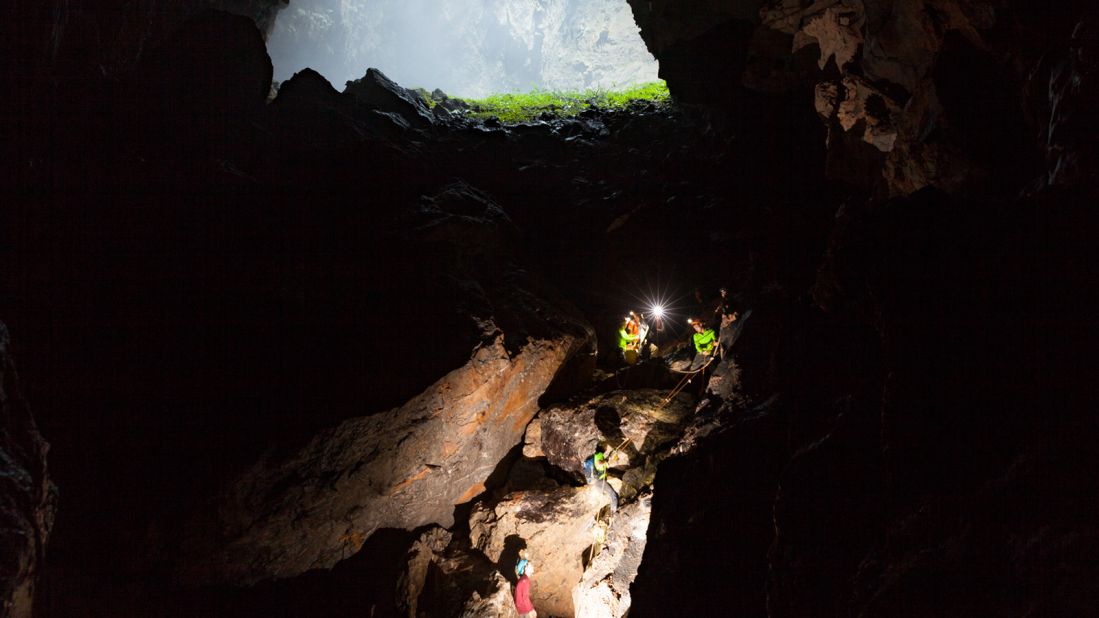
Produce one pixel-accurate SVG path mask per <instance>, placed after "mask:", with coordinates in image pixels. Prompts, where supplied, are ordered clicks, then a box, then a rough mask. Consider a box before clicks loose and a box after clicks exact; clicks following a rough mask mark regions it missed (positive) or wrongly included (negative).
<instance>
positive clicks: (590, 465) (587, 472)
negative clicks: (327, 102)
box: [583, 455, 595, 483]
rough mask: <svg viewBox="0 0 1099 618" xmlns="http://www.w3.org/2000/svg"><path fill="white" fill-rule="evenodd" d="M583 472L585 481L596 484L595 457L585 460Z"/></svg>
mask: <svg viewBox="0 0 1099 618" xmlns="http://www.w3.org/2000/svg"><path fill="white" fill-rule="evenodd" d="M583 470H584V479H585V480H587V481H588V483H594V482H595V455H592V456H591V457H588V458H587V459H585V460H584V465H583Z"/></svg>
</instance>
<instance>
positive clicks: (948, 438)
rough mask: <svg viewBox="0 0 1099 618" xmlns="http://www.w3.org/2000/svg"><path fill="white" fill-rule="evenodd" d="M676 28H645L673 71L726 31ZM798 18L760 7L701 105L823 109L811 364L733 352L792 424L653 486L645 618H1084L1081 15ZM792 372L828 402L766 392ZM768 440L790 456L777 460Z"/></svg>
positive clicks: (705, 445)
mask: <svg viewBox="0 0 1099 618" xmlns="http://www.w3.org/2000/svg"><path fill="white" fill-rule="evenodd" d="M661 4H662V3H647V2H637V3H634V7H635V15H637V17H638V20H639V23H641V25H642V32H643V36H645V38H646V41H648V42H649V43H650V45H651V46H653V47H654V48H655V49H654V52H655V53H656V54H657V56H658V58H660V59H661V60H663V58H662V56H661V54H662V53H670V54H671V55H672V56H675V55H677V54H680V53H681V51H680V49H682V48H683V47H684V46H686V47H693V48H694V49H695V50H697V51H698V53H699V55H701V54H702V53H709V52H712V51H713V47H712V44H711V43H710V42H709V41H708V40H707V37H706V35H705V34H704V33H703V32H702V31H701V30H695V31H694V33H693V34H685V33H690V32H692V31H691V29H690V24H691V23H701V22H703V21H705V20H704V18H703V17H702V16H701V14H705V13H707V12H708V14H709V15H711V17H712V19H713V20H714V21H715V22H723V21H726V22H727V21H729V20H731V19H733V18H732V17H731V16H730V10H731V8H730V7H732V6H733V4H734V3H716V2H715V3H695V4H694V8H695V9H696V11H695V12H694V13H692V15H691V16H690V17H687V16H684V15H679V14H677V13H676V12H675V10H674V9H673V8H672V7H671V6H670V3H663V4H664V5H665V6H664V8H663V9H662V8H660V7H661ZM811 4H812V3H810V2H800V3H799V2H796V1H791V2H782V3H766V4H761V6H760V9H761V11H760V20H761V21H757V22H756V23H757V24H761V25H758V26H757V30H756V31H755V34H753V35H749V39H750V40H749V42H748V43H747V44H746V49H747V50H748V51H747V52H746V53H747V54H748V56H749V59H748V60H744V59H743V58H741V59H736V58H734V59H732V60H728V59H724V58H723V59H722V60H721V61H722V62H723V63H724V64H725V65H726V66H729V67H732V69H733V70H731V71H730V75H731V81H732V82H734V84H733V85H732V86H729V87H725V88H721V87H716V88H709V89H705V88H697V89H694V90H692V94H691V96H692V97H694V100H695V102H706V103H708V104H709V105H712V106H718V107H720V106H729V105H735V103H730V100H731V101H734V102H735V101H736V100H737V99H742V98H743V96H744V94H743V92H740V93H738V92H737V91H738V89H743V90H758V89H776V88H777V89H780V90H783V89H785V90H786V91H788V92H797V91H804V90H810V91H812V92H814V95H815V108H816V111H817V112H818V114H819V115H820V117H821V119H822V120H823V122H824V124H825V126H826V127H827V130H828V136H827V139H826V145H827V149H828V154H827V162H826V169H827V173H828V176H829V178H830V179H831V180H832V181H833V182H835V183H836V184H837V186H839V187H842V188H843V189H841V190H846V191H849V192H850V193H849V194H850V196H851V197H850V198H849V199H848V201H847V203H846V204H844V205H843V206H842V208H840V209H839V211H838V212H837V213H836V216H835V220H834V222H832V223H831V224H830V225H831V226H832V231H831V238H830V240H829V241H828V246H827V249H826V251H825V253H824V254H823V256H822V257H823V259H822V260H820V261H818V262H817V264H818V266H817V268H816V282H815V283H814V284H812V285H811V287H810V290H811V295H812V301H811V303H810V306H809V307H806V310H807V311H808V312H809V314H810V315H813V316H815V317H813V318H812V319H804V318H803V319H802V320H790V321H789V322H788V323H789V325H790V328H791V329H793V330H794V331H796V332H798V333H800V334H794V333H785V334H784V333H782V332H769V333H768V334H769V335H771V338H769V345H770V346H771V347H775V346H776V344H778V342H781V341H784V340H788V339H789V338H790V337H794V338H795V339H802V340H806V341H808V340H818V341H819V343H820V345H818V346H816V347H813V348H811V349H800V348H792V347H791V346H783V345H777V348H778V349H777V350H776V351H775V352H774V354H777V355H778V357H777V358H776V357H775V356H774V355H772V354H760V353H759V352H758V348H757V347H756V345H755V344H754V342H752V341H751V338H750V335H751V332H750V330H749V332H748V333H747V334H746V335H745V338H744V340H743V342H742V343H738V347H740V348H741V349H740V350H738V352H737V359H738V365H739V366H740V368H741V371H742V376H743V379H746V380H753V379H754V380H755V381H756V382H757V383H764V384H766V385H767V387H766V389H765V390H764V391H762V392H761V393H759V395H762V396H763V397H764V398H765V397H766V396H767V394H768V393H774V394H775V395H777V396H779V399H778V400H777V401H778V403H776V404H774V405H772V406H769V407H768V408H766V409H763V410H753V411H752V413H750V414H749V413H747V412H740V413H741V414H744V415H745V416H744V418H743V420H741V421H739V422H738V424H737V425H735V426H734V427H732V428H729V429H728V430H727V431H726V433H725V434H723V435H721V436H717V437H714V436H711V437H710V438H709V439H708V440H706V441H703V442H702V444H701V446H700V448H699V449H697V450H696V451H694V452H691V453H689V454H687V455H684V456H683V457H682V458H681V459H680V460H673V461H674V462H675V463H670V464H669V465H667V466H666V467H665V468H663V469H662V472H661V473H662V476H661V478H660V483H663V485H662V491H664V492H667V493H665V494H663V495H662V494H661V492H658V495H657V497H656V499H655V500H654V509H653V517H652V524H651V526H650V543H649V545H648V547H647V552H648V553H647V555H646V561H645V562H644V563H643V565H642V568H641V571H640V573H639V576H638V579H637V581H636V582H635V584H634V587H633V592H634V595H635V604H636V605H635V608H636V609H635V612H636V613H637V614H638V615H661V613H662V612H667V611H672V610H673V608H674V609H675V610H677V611H678V610H679V609H681V608H687V609H688V610H692V611H700V612H701V611H706V610H712V609H714V608H724V609H730V610H732V609H733V608H736V609H738V610H743V611H745V612H747V613H748V614H749V615H770V616H806V615H820V616H834V615H865V616H895V615H950V616H953V615H957V616H964V615H976V614H995V615H1083V614H1088V613H1092V612H1093V611H1094V609H1093V608H1094V606H1095V603H1096V599H1095V597H1094V591H1093V590H1092V587H1089V586H1081V585H1080V582H1084V581H1088V580H1089V579H1091V578H1093V577H1095V569H1094V566H1093V565H1092V564H1091V563H1090V562H1089V561H1088V558H1087V557H1086V556H1087V555H1088V552H1090V551H1092V550H1091V548H1092V547H1093V545H1094V541H1095V538H1096V526H1095V524H1094V522H1093V521H1091V520H1090V519H1089V517H1087V516H1085V515H1084V513H1085V512H1088V511H1089V510H1090V509H1092V508H1093V507H1094V501H1093V500H1092V499H1091V498H1089V497H1087V496H1092V495H1094V494H1095V490H1096V484H1095V481H1096V479H1095V478H1094V475H1093V474H1091V472H1090V470H1092V469H1094V466H1095V461H1094V460H1095V456H1094V454H1093V453H1091V452H1089V449H1088V448H1087V447H1086V446H1084V445H1085V444H1088V443H1091V442H1093V441H1094V439H1095V438H1096V435H1097V434H1096V431H1097V426H1096V423H1095V420H1094V415H1093V414H1092V412H1091V408H1092V404H1090V403H1086V402H1088V401H1092V400H1093V397H1094V394H1095V392H1094V388H1093V386H1092V381H1091V379H1090V378H1089V377H1088V376H1089V375H1090V374H1091V369H1089V367H1090V365H1091V363H1090V361H1088V360H1087V359H1086V356H1087V350H1090V349H1092V346H1093V343H1094V341H1095V336H1096V329H1095V328H1094V326H1093V325H1090V324H1087V323H1086V318H1085V317H1084V316H1085V315H1086V313H1087V312H1088V310H1087V309H1085V308H1084V307H1085V305H1087V304H1089V301H1090V299H1093V298H1094V297H1095V290H1094V277H1093V274H1092V272H1091V271H1092V270H1093V269H1092V268H1091V267H1090V266H1086V265H1088V264H1094V263H1095V255H1094V254H1095V250H1094V248H1092V247H1090V246H1088V243H1086V242H1082V239H1083V237H1086V236H1089V235H1094V233H1095V232H1096V231H1097V229H1099V227H1097V226H1099V221H1097V219H1096V216H1095V215H1094V213H1093V212H1092V210H1093V209H1092V208H1091V207H1090V204H1092V203H1094V196H1095V194H1096V183H1095V180H1096V177H1095V175H1094V173H1095V171H1096V167H1095V164H1094V152H1095V151H1094V144H1095V143H1096V141H1095V136H1096V133H1095V128H1094V124H1093V121H1094V118H1095V114H1094V113H1084V112H1083V111H1082V110H1083V109H1084V108H1085V107H1088V108H1089V109H1091V110H1094V109H1095V105H1096V103H1097V102H1099V99H1097V97H1096V93H1095V91H1094V80H1095V76H1096V73H1095V70H1094V64H1093V62H1092V60H1091V58H1094V55H1093V54H1094V52H1093V51H1089V50H1095V49H1097V47H1096V38H1095V36H1094V25H1093V24H1094V23H1095V21H1094V17H1093V14H1094V13H1093V9H1091V8H1090V7H1087V6H1084V5H1083V4H1081V3H1075V4H1074V3H1067V4H1066V3H1059V4H1058V6H1057V7H1048V6H1047V5H1044V4H1042V5H1040V4H1039V3H1030V2H996V3H985V2H859V3H855V2H840V3H836V4H835V5H834V7H833V8H832V9H830V10H828V11H824V12H821V11H820V10H819V8H814V9H813V10H810V11H803V12H799V11H802V9H807V8H809V6H810V5H811ZM829 6H832V5H829ZM789 17H792V19H787V18H789ZM696 19H697V20H698V22H695V21H694V20H696ZM768 24H769V25H768ZM761 29H769V30H771V34H770V35H768V36H766V37H765V36H760V35H759V32H760V31H761ZM776 32H777V33H778V34H779V35H781V38H782V39H785V42H786V44H787V45H788V47H786V48H785V49H786V51H785V52H784V53H785V60H782V59H781V58H782V56H775V55H774V54H775V53H776V51H777V52H782V49H783V48H782V46H779V45H775V42H776V39H775V33H776ZM665 37H666V38H665ZM668 41H675V42H674V44H673V43H669V42H668ZM764 44H767V46H763V45H764ZM803 46H807V47H803ZM672 47H676V48H677V49H676V50H675V51H661V50H662V49H664V50H669V49H671V48H672ZM798 47H801V50H800V51H797V52H795V53H793V54H791V53H789V50H793V49H796V48H798ZM816 47H819V48H820V49H821V50H823V53H820V54H819V57H820V60H821V64H820V65H819V68H818V66H817V65H816V64H815V62H816V60H817V56H818V54H816V53H814V54H813V56H814V57H813V58H812V60H813V61H814V66H813V67H812V70H810V71H806V70H805V67H804V64H803V61H804V60H805V58H804V57H802V54H804V53H805V51H806V50H807V49H812V50H813V51H816V49H815V48H816ZM767 53H770V54H772V56H771V59H770V60H765V59H764V56H765V54H767ZM765 66H766V68H767V70H768V71H771V72H770V73H769V74H767V72H766V71H764V72H761V71H760V69H761V68H763V67H765ZM662 70H663V71H665V73H664V77H665V78H666V79H667V80H668V82H669V85H670V87H671V88H672V90H673V92H675V91H676V87H677V83H685V84H687V86H688V89H690V88H691V82H692V81H693V80H695V79H697V77H696V74H692V73H693V71H692V69H690V68H686V67H685V66H684V65H682V64H680V63H678V61H677V62H676V63H671V64H663V63H662ZM678 71H682V74H679V73H678ZM776 72H785V75H784V76H783V75H776ZM736 82H739V83H736ZM706 97H709V100H705V99H706ZM730 97H731V99H730ZM1058 135H1059V136H1060V137H1058ZM1020 195H1021V196H1022V197H1020ZM889 196H893V197H892V199H886V198H888V197H889ZM866 197H871V198H874V199H869V200H867V199H866ZM1070 228H1071V229H1070ZM802 300H804V299H802ZM754 319H755V317H753V320H754ZM758 326H761V325H758V324H755V323H753V324H750V325H749V327H750V328H751V327H758ZM860 359H861V360H860ZM799 363H800V364H801V365H802V366H804V367H805V368H806V370H807V371H809V372H814V373H817V374H818V375H820V376H823V375H828V378H826V379H825V381H826V382H828V383H829V386H828V387H826V388H824V389H819V388H817V387H816V386H814V385H811V384H810V383H808V378H806V377H805V376H799V375H791V374H787V375H785V376H777V379H776V376H775V372H774V367H775V366H776V365H778V366H797V365H798V364H799ZM825 371H827V374H825V373H823V372H825ZM753 375H754V376H756V377H755V378H753V377H752V376H753ZM790 399H793V402H791V401H789V400H790ZM756 400H757V401H758V400H759V399H756ZM767 423H771V424H780V425H786V426H787V427H788V428H797V429H796V430H793V429H791V431H790V433H789V434H788V435H787V436H786V439H785V440H773V439H772V440H770V441H769V440H768V438H767V435H766V433H764V434H761V433H760V432H761V430H762V428H763V427H766V426H767ZM745 443H747V444H746V445H745V446H743V447H742V448H741V449H736V448H732V445H734V444H745ZM768 443H771V444H772V445H773V446H771V447H770V448H764V451H763V452H759V449H760V444H768ZM744 452H748V453H753V454H754V455H753V456H752V457H750V458H749V459H750V461H748V462H746V461H744V458H743V453H744ZM783 453H784V454H783ZM776 457H777V461H776ZM746 465H747V466H755V472H756V473H754V474H753V475H752V478H751V481H752V482H750V483H745V480H744V479H743V477H742V474H743V468H744V467H745V466H746ZM1039 478H1045V479H1049V480H1050V482H1051V485H1050V486H1047V487H1040V486H1039V485H1040V484H1041V483H1040V482H1039V481H1038V480H1037V479H1039ZM668 494H670V495H668ZM684 505H686V506H684ZM714 511H718V513H724V514H725V517H722V516H721V515H720V514H715V513H714ZM753 513H754V514H753ZM729 518H732V519H731V521H730V519H729ZM752 522H755V523H754V524H753V523H752ZM763 522H769V523H771V524H772V526H771V527H770V528H768V527H767V526H765V525H763ZM1070 537H1071V538H1072V539H1073V540H1072V541H1070V540H1068V539H1069V538H1070ZM762 548H766V549H765V550H763V549H762ZM753 552H754V554H753ZM746 554H752V555H751V556H748V555H746ZM1054 564H1056V565H1058V566H1054ZM681 566H682V567H683V568H682V571H680V569H679V567H681ZM680 572H682V574H680V575H677V574H676V573H680ZM762 582H766V583H765V584H764V583H762Z"/></svg>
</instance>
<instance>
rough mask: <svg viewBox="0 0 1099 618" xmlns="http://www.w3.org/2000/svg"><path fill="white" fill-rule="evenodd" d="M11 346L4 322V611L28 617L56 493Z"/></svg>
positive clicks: (0, 367)
mask: <svg viewBox="0 0 1099 618" xmlns="http://www.w3.org/2000/svg"><path fill="white" fill-rule="evenodd" d="M9 348H10V340H9V338H8V331H7V327H6V326H4V325H3V324H0V422H2V424H0V615H2V616H10V617H11V618H29V617H30V616H31V609H32V606H33V603H34V589H35V584H36V582H37V580H38V576H39V573H40V571H41V569H42V561H43V559H44V558H45V553H46V542H47V540H49V537H50V530H51V529H52V528H53V518H54V512H55V510H56V498H57V497H56V489H55V488H54V486H53V484H52V483H51V482H50V478H49V474H48V473H47V470H46V453H47V452H48V450H49V445H48V444H46V442H45V440H43V439H42V436H41V435H40V434H39V433H38V429H37V427H36V426H35V422H34V417H33V416H31V412H30V408H28V406H27V402H26V401H25V400H24V399H23V396H22V393H21V392H20V389H19V382H18V377H17V376H16V373H15V363H14V362H13V361H12V358H11V354H10V349H9Z"/></svg>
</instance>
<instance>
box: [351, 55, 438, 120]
mask: <svg viewBox="0 0 1099 618" xmlns="http://www.w3.org/2000/svg"><path fill="white" fill-rule="evenodd" d="M344 92H346V93H348V94H351V95H352V96H354V97H355V100H356V101H358V102H360V103H362V104H364V105H366V106H368V107H371V108H373V109H376V110H378V111H380V112H383V113H388V114H396V115H398V116H400V117H401V118H403V119H404V120H405V121H406V122H408V123H409V125H411V126H414V127H416V128H427V127H430V126H432V124H434V121H433V119H432V115H431V111H430V110H429V109H428V108H427V105H426V104H425V103H424V102H423V100H422V99H420V97H419V96H418V95H417V94H416V93H414V92H412V91H410V90H408V89H407V88H403V87H401V86H399V85H397V82H395V81H393V80H391V79H389V78H388V77H386V76H385V74H384V73H382V72H381V71H379V70H378V69H367V71H366V75H364V76H363V77H362V79H356V80H353V81H349V82H347V88H346V89H345V90H344Z"/></svg>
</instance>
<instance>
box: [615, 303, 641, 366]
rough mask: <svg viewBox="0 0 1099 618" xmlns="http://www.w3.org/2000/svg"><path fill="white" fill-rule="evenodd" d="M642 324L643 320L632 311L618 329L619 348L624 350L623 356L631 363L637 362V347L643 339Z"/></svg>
mask: <svg viewBox="0 0 1099 618" xmlns="http://www.w3.org/2000/svg"><path fill="white" fill-rule="evenodd" d="M640 326H641V321H640V320H639V319H638V317H637V314H635V313H634V312H632V311H631V312H630V314H629V315H628V316H626V320H625V321H624V322H623V323H622V326H621V328H619V329H618V348H619V349H620V350H621V351H622V358H623V359H624V360H625V361H626V362H627V363H629V364H631V365H632V364H634V363H636V362H637V349H638V347H639V344H640V341H639V340H640V339H641V334H640Z"/></svg>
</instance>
